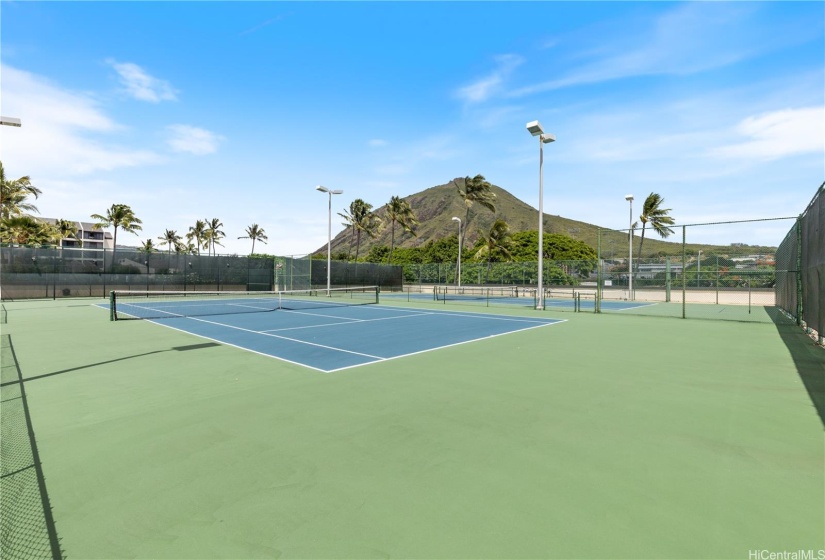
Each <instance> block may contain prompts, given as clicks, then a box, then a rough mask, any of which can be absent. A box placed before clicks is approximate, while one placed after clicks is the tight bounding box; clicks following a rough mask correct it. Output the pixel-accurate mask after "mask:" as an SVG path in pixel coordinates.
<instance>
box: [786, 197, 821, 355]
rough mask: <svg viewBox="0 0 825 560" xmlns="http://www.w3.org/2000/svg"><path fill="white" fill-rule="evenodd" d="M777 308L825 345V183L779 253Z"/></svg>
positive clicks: (787, 236)
mask: <svg viewBox="0 0 825 560" xmlns="http://www.w3.org/2000/svg"><path fill="white" fill-rule="evenodd" d="M776 305H777V307H779V308H780V309H782V310H783V311H784V312H785V313H787V314H788V315H789V316H790V317H791V318H792V319H793V320H794V321H795V322H796V324H797V325H800V326H802V327H804V328H805V329H806V331H807V332H808V333H809V334H811V335H812V336H813V337H814V338H816V339H817V341H818V342H819V344H825V183H823V184H822V185H820V186H819V188H818V189H817V192H816V194H814V197H813V199H812V200H811V202H810V204H808V206H807V208H805V211H804V212H802V214H800V215H799V217H798V218H797V220H796V222H795V223H794V224H793V226H792V227H791V229H790V230H789V231H788V234H787V235H786V236H785V239H784V240H783V241H782V243H781V244H780V245H779V248H778V249H777V251H776Z"/></svg>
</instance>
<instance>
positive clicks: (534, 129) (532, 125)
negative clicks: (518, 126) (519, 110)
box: [527, 121, 544, 136]
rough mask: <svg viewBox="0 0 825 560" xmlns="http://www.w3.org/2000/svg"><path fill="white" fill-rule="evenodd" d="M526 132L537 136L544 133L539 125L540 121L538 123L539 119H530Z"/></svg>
mask: <svg viewBox="0 0 825 560" xmlns="http://www.w3.org/2000/svg"><path fill="white" fill-rule="evenodd" d="M527 132H529V133H530V134H532V135H533V136H539V135H541V134H544V129H543V128H542V127H541V123H539V121H531V122H529V123H527Z"/></svg>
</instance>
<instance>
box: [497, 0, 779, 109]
mask: <svg viewBox="0 0 825 560" xmlns="http://www.w3.org/2000/svg"><path fill="white" fill-rule="evenodd" d="M750 11H751V8H749V7H747V6H739V5H731V4H730V3H728V4H725V3H712V2H701V3H692V4H684V5H680V6H679V7H677V8H676V9H674V10H672V11H670V12H667V13H665V14H664V15H663V16H661V17H659V18H658V19H657V20H655V21H653V22H651V23H650V24H643V28H642V29H640V30H639V31H638V32H637V33H628V32H627V29H623V30H622V33H621V34H620V35H619V38H618V39H610V38H609V33H610V32H609V30H600V31H599V32H595V31H594V30H586V31H587V32H588V35H589V36H592V35H596V36H598V35H599V34H600V33H604V34H605V35H607V36H608V38H607V39H604V41H603V43H602V44H601V45H599V47H598V48H595V49H593V50H592V51H591V52H588V53H583V55H582V56H583V58H585V59H586V58H589V59H590V62H585V63H584V64H582V65H580V66H578V67H577V68H575V69H574V70H572V71H569V72H567V74H566V75H563V76H562V77H559V78H556V79H553V80H547V81H544V82H540V83H537V84H533V85H529V86H525V87H521V88H518V89H515V90H513V91H511V92H510V93H509V94H508V96H510V97H523V96H525V95H532V94H535V93H540V92H544V91H552V90H556V89H560V88H564V87H570V86H576V85H583V84H593V83H599V82H604V81H608V80H615V79H620V78H626V77H633V76H649V75H677V76H683V75H689V74H694V73H697V72H702V71H705V70H709V69H713V68H720V67H723V66H727V65H729V64H732V63H735V62H737V61H740V60H742V59H745V58H748V57H750V56H752V55H753V54H755V53H756V52H757V47H754V46H753V45H754V44H758V45H759V47H758V48H759V49H768V48H770V47H772V46H773V45H771V43H776V42H777V41H780V40H781V39H778V38H775V37H772V38H770V40H761V41H758V42H756V41H754V40H752V39H753V37H752V36H758V34H759V32H760V29H761V28H760V27H759V26H757V25H754V24H753V23H752V22H750V20H748V24H747V25H746V24H745V23H744V22H745V20H747V18H748V15H749V14H750ZM623 25H627V22H623ZM644 27H646V29H645V28H644ZM588 44H589V42H588ZM640 45H641V46H640Z"/></svg>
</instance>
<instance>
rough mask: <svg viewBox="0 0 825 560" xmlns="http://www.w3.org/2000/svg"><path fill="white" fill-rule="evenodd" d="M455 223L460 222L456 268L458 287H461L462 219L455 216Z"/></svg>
mask: <svg viewBox="0 0 825 560" xmlns="http://www.w3.org/2000/svg"><path fill="white" fill-rule="evenodd" d="M453 221H454V222H458V261H456V266H455V278H456V280H455V283H456V287H458V288H460V287H461V218H459V217H457V216H453Z"/></svg>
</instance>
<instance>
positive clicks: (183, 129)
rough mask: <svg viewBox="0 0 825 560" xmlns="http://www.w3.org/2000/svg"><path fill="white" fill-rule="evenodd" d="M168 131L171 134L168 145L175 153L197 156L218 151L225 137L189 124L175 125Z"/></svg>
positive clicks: (168, 128) (169, 127) (167, 141)
mask: <svg viewBox="0 0 825 560" xmlns="http://www.w3.org/2000/svg"><path fill="white" fill-rule="evenodd" d="M166 129H167V130H168V131H169V133H170V137H169V138H168V139H167V140H166V143H167V144H168V145H169V147H170V148H172V150H173V151H175V152H186V153H189V154H195V155H196V156H202V155H206V154H211V153H214V152H215V151H217V149H218V144H219V143H220V141H221V140H223V136H220V135H218V134H215V133H214V132H210V131H209V130H206V129H204V128H198V127H196V126H190V125H187V124H173V125H170V126H167V127H166Z"/></svg>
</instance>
